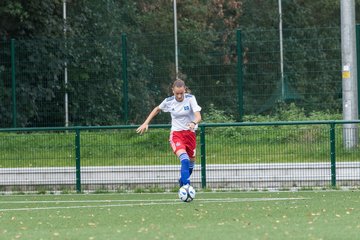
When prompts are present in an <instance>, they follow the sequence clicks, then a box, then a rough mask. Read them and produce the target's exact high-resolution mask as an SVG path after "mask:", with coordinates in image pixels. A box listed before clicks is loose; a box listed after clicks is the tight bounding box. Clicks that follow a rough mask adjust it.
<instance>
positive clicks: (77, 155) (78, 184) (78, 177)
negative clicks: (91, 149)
mask: <svg viewBox="0 0 360 240" xmlns="http://www.w3.org/2000/svg"><path fill="white" fill-rule="evenodd" d="M75 158H76V159H75V160H76V192H78V193H80V192H81V170H80V129H78V128H77V129H76V130H75Z"/></svg>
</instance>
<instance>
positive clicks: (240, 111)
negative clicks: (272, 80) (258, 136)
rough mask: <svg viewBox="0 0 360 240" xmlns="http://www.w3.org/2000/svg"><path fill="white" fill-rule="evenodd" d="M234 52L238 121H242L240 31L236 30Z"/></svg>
mask: <svg viewBox="0 0 360 240" xmlns="http://www.w3.org/2000/svg"><path fill="white" fill-rule="evenodd" d="M236 52H237V83H238V108H239V115H240V117H239V121H240V122H242V121H243V116H244V93H243V77H244V76H243V51H242V39H241V30H240V29H238V30H236Z"/></svg>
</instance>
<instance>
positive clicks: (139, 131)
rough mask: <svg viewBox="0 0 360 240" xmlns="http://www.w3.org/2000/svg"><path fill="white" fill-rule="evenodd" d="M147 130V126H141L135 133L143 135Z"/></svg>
mask: <svg viewBox="0 0 360 240" xmlns="http://www.w3.org/2000/svg"><path fill="white" fill-rule="evenodd" d="M148 129H149V125H148V124H142V125H141V126H140V127H138V128H137V129H136V132H137V133H140V134H143V133H144V132H147V130H148Z"/></svg>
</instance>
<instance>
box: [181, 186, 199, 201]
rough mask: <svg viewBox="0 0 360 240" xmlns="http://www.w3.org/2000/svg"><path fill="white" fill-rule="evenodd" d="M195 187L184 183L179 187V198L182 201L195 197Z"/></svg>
mask: <svg viewBox="0 0 360 240" xmlns="http://www.w3.org/2000/svg"><path fill="white" fill-rule="evenodd" d="M195 193H196V192H195V189H194V188H193V187H192V186H190V185H184V186H182V187H181V188H180V189H179V198H180V200H181V201H183V202H191V201H192V200H194V198H195Z"/></svg>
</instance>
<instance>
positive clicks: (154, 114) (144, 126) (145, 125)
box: [136, 106, 161, 134]
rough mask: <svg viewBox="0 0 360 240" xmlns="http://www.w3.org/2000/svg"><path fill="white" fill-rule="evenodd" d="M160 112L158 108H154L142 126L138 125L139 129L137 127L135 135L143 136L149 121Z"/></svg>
mask: <svg viewBox="0 0 360 240" xmlns="http://www.w3.org/2000/svg"><path fill="white" fill-rule="evenodd" d="M160 111H161V109H160V107H159V106H157V107H155V108H154V109H153V110H152V111H151V113H150V114H149V116H148V117H147V118H146V120H145V122H144V123H143V124H141V125H140V127H138V128H137V129H136V132H137V133H140V134H143V133H144V132H146V131H147V130H148V128H149V123H150V122H151V120H152V119H153V118H154V117H155V116H156V115H158V113H159V112H160Z"/></svg>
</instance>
